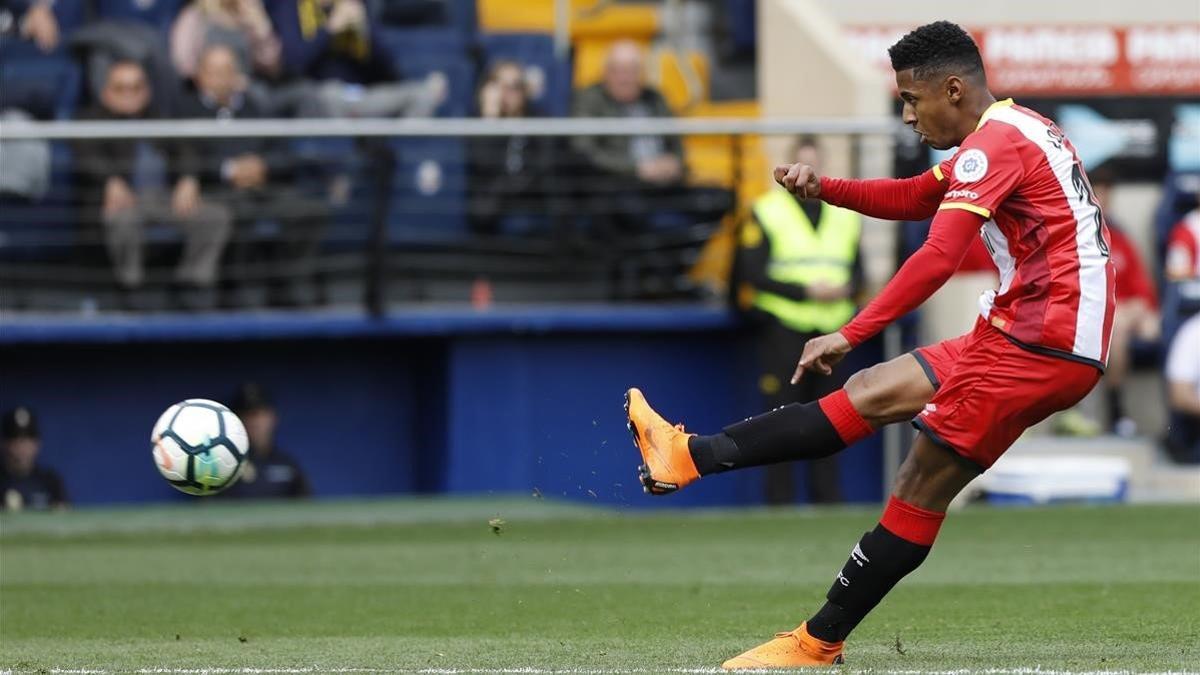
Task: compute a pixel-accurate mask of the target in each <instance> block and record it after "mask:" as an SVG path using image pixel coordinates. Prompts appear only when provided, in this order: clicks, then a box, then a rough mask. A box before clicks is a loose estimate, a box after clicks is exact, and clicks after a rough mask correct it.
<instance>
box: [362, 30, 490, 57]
mask: <svg viewBox="0 0 1200 675" xmlns="http://www.w3.org/2000/svg"><path fill="white" fill-rule="evenodd" d="M380 43H381V44H382V45H383V46H384V47H385V48H386V49H387V50H388V53H390V54H392V56H393V57H394V58H396V59H397V60H398V61H403V60H404V59H406V58H410V57H417V58H421V57H425V58H428V57H431V56H435V55H436V56H439V57H443V58H449V59H466V58H469V56H470V54H469V53H468V52H469V51H470V47H471V44H470V40H469V36H467V35H464V34H463V33H462V32H460V31H459V30H458V29H456V28H387V29H384V30H383V31H382V35H381V36H380Z"/></svg>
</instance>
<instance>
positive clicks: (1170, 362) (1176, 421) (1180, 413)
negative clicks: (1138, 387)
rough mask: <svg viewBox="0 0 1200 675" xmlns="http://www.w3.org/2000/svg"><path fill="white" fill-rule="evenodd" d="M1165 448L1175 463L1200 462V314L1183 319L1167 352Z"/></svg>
mask: <svg viewBox="0 0 1200 675" xmlns="http://www.w3.org/2000/svg"><path fill="white" fill-rule="evenodd" d="M1166 370H1167V372H1166V375H1167V407H1168V408H1169V409H1170V420H1169V421H1168V428H1167V449H1168V450H1169V451H1170V453H1171V456H1172V457H1174V458H1175V460H1176V461H1178V462H1185V463H1189V464H1194V463H1197V462H1200V314H1196V315H1194V316H1192V317H1191V318H1190V319H1188V320H1187V321H1185V322H1184V324H1183V325H1182V326H1180V328H1179V332H1178V333H1176V334H1175V339H1174V340H1173V341H1172V342H1171V350H1170V352H1169V353H1168V354H1167V369H1166Z"/></svg>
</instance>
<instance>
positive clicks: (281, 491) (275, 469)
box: [221, 448, 312, 499]
mask: <svg viewBox="0 0 1200 675" xmlns="http://www.w3.org/2000/svg"><path fill="white" fill-rule="evenodd" d="M221 494H222V495H223V496H226V497H232V498H235V499H281V498H301V497H308V496H310V495H312V486H311V485H310V484H309V482H308V477H307V476H305V475H304V470H303V469H301V468H300V464H299V463H298V462H297V461H296V460H295V459H293V458H292V457H291V455H288V454H286V453H284V452H283V451H282V450H280V449H278V448H275V449H274V450H272V451H271V453H270V454H269V455H267V456H266V457H258V456H255V453H253V452H251V454H250V456H249V457H248V458H246V462H245V464H243V465H242V473H241V477H239V478H238V480H237V482H236V483H234V484H233V485H231V486H229V489H228V490H226V491H225V492H223V493H221Z"/></svg>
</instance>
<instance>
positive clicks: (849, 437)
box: [817, 389, 875, 445]
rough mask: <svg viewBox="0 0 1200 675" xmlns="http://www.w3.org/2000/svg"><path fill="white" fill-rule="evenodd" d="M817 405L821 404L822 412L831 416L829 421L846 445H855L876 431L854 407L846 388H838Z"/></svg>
mask: <svg viewBox="0 0 1200 675" xmlns="http://www.w3.org/2000/svg"><path fill="white" fill-rule="evenodd" d="M817 405H819V406H821V412H823V413H825V416H826V417H828V418H829V422H830V423H831V424H833V428H834V429H836V430H837V433H838V436H840V437H841V439H842V442H844V443H845V444H846V445H854V444H855V443H857V442H859V441H861V440H862V439H864V438H866V437H867V436H870V435H871V434H873V433H875V430H874V429H872V428H871V425H870V424H867V421H866V420H864V419H863V418H862V415H859V414H858V411H857V410H855V409H854V404H852V403H850V395H849V394H847V393H846V390H845V389H838V390H837V391H835V392H833V393H832V394H830V395H828V396H826V397H825V398H822V399H821V400H820V401H817Z"/></svg>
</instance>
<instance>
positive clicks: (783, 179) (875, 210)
mask: <svg viewBox="0 0 1200 675" xmlns="http://www.w3.org/2000/svg"><path fill="white" fill-rule="evenodd" d="M775 180H776V182H778V183H779V184H780V185H782V186H783V187H784V188H786V189H787V190H788V191H790V192H792V194H795V195H796V196H797V197H801V198H804V199H811V198H820V199H821V200H823V201H824V202H826V203H828V204H832V205H834V206H841V207H844V208H847V209H850V210H851V211H857V212H859V213H861V214H863V215H865V216H871V217H873V218H883V219H886V220H925V219H926V218H929V217H931V216H933V214H934V213H935V212H937V209H938V204H939V203H941V200H942V196H943V195H944V194H945V193H946V186H947V185H948V183H947V181H946V177H945V175H944V173H943V171H942V169H941V167H939V166H935V167H933V168H932V169H930V170H929V171H926V172H925V173H922V174H920V175H919V176H913V177H912V178H871V179H866V180H854V179H847V178H829V177H827V176H817V175H816V172H815V171H813V169H812V167H810V166H807V165H804V164H792V165H790V166H786V165H785V166H778V167H776V168H775Z"/></svg>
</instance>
